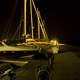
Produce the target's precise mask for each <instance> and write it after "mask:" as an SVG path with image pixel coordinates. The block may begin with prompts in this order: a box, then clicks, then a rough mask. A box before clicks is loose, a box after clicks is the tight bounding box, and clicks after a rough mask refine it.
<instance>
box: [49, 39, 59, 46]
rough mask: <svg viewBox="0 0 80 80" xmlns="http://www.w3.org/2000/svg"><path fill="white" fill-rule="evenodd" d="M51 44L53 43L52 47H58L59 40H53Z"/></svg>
mask: <svg viewBox="0 0 80 80" xmlns="http://www.w3.org/2000/svg"><path fill="white" fill-rule="evenodd" d="M50 43H51V44H52V45H58V41H57V40H51V41H50Z"/></svg>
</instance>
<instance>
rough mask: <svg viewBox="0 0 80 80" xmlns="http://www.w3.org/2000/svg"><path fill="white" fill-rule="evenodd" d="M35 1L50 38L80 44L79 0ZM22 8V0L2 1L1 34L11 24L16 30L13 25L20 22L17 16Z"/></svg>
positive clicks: (0, 9)
mask: <svg viewBox="0 0 80 80" xmlns="http://www.w3.org/2000/svg"><path fill="white" fill-rule="evenodd" d="M34 1H35V2H36V5H37V6H38V7H39V10H40V11H41V14H42V17H43V18H44V19H45V22H46V26H47V32H48V35H49V38H53V37H54V36H56V37H57V38H58V39H59V40H61V41H63V42H66V43H70V44H76V45H78V44H80V12H79V10H80V9H79V2H77V1H75V2H74V1H73V2H72V1H70V0H63V1H62V0H59V1H57V0H34ZM15 6H17V7H15ZM21 9H22V0H2V1H0V35H1V34H3V32H5V33H6V31H7V32H8V26H10V27H9V28H11V30H12V32H13V31H14V30H13V29H12V25H14V26H15V25H17V24H18V20H19V17H17V16H20V15H21V14H22V13H21V11H20V10H21ZM12 10H13V11H12ZM11 16H14V17H11ZM16 18H17V19H18V20H16ZM15 22H17V23H15ZM10 23H11V24H10ZM6 27H7V28H6ZM4 28H5V30H4ZM15 29H16V28H15Z"/></svg>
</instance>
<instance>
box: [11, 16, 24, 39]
mask: <svg viewBox="0 0 80 80" xmlns="http://www.w3.org/2000/svg"><path fill="white" fill-rule="evenodd" d="M20 19H21V20H20V22H19V25H18V27H17V29H16V31H15V33H14V35H13V37H12V39H14V37H15V36H16V35H17V33H18V31H19V30H20V29H21V24H22V21H23V15H22V16H21V18H20ZM19 39H20V31H19Z"/></svg>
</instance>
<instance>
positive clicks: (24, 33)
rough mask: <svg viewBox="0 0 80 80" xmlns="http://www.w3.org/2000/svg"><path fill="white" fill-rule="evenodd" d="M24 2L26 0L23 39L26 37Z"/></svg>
mask: <svg viewBox="0 0 80 80" xmlns="http://www.w3.org/2000/svg"><path fill="white" fill-rule="evenodd" d="M26 4H27V0H24V30H23V31H24V32H23V35H24V39H25V37H26Z"/></svg>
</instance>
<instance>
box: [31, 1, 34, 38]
mask: <svg viewBox="0 0 80 80" xmlns="http://www.w3.org/2000/svg"><path fill="white" fill-rule="evenodd" d="M30 15H31V32H32V39H33V38H34V27H33V18H32V17H33V16H32V0H30Z"/></svg>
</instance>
